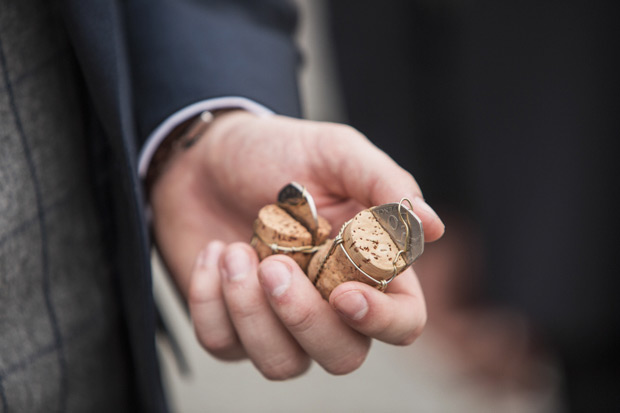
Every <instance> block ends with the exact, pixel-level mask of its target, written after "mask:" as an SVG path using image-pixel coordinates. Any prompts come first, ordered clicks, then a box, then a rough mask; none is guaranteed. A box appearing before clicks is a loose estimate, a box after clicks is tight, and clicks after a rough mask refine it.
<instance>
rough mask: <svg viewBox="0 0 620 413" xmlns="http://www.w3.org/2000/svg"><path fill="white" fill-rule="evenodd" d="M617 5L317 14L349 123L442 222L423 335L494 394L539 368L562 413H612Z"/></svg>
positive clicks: (615, 405)
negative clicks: (464, 363) (554, 374)
mask: <svg viewBox="0 0 620 413" xmlns="http://www.w3.org/2000/svg"><path fill="white" fill-rule="evenodd" d="M617 3H618V2H617V1H574V0H568V1H550V0H538V1H498V0H495V1H483V0H469V1H467V0H461V1H456V0H437V1H431V0H417V1H407V0H402V1H396V0H390V1H381V2H379V1H370V0H332V1H330V2H328V4H329V16H330V20H329V21H330V29H331V35H332V39H333V44H334V56H335V59H336V63H337V68H338V75H339V80H340V84H341V87H342V92H343V93H342V96H343V101H344V105H345V108H346V115H347V117H348V122H349V123H351V124H352V125H353V126H355V127H356V128H358V129H359V130H360V131H362V132H363V133H365V134H366V135H367V136H368V137H369V138H370V139H371V140H373V141H374V142H375V143H376V144H377V145H379V146H380V147H381V148H383V149H384V150H385V151H387V152H388V153H389V154H390V155H391V156H392V157H394V158H395V159H396V160H397V161H398V162H399V163H400V164H401V165H403V166H404V167H405V168H406V169H408V170H409V171H410V172H412V173H413V174H414V176H415V177H416V179H417V180H418V182H419V183H420V185H421V187H422V189H423V191H424V195H425V197H426V199H427V200H428V202H429V203H430V205H432V206H433V207H434V208H436V210H437V211H438V212H439V213H440V215H441V216H442V217H443V218H444V219H445V222H446V226H447V232H446V236H445V237H444V239H443V240H441V241H440V242H438V243H436V244H435V245H431V246H430V247H429V248H428V251H427V253H425V256H424V257H423V259H422V260H421V262H420V264H419V267H418V270H417V271H418V273H419V276H420V278H421V280H422V283H423V286H424V288H425V291H426V294H427V301H428V305H429V310H430V321H431V324H433V325H435V326H438V328H439V329H440V330H442V331H443V332H444V335H445V337H447V338H448V339H449V340H451V341H452V342H453V344H454V346H455V348H456V349H457V351H460V353H461V356H462V357H463V358H465V359H468V360H469V361H470V362H471V363H472V365H474V366H478V367H477V369H478V373H480V376H483V377H484V378H485V379H486V380H488V381H489V383H491V384H492V383H493V382H496V383H497V382H498V381H502V380H508V381H513V382H517V383H518V385H520V386H525V387H527V386H537V385H538V384H539V383H537V380H538V379H539V377H538V375H537V372H536V371H535V370H534V369H529V368H528V366H530V364H531V365H534V364H535V363H530V361H532V360H536V359H540V358H544V359H550V360H553V361H554V363H556V364H557V365H558V366H559V369H560V372H561V377H562V379H561V383H562V385H561V388H562V397H563V399H564V403H563V404H564V406H565V408H566V409H568V410H569V411H574V412H582V411H583V412H599V411H601V412H603V411H605V412H607V411H620V379H619V377H618V372H619V369H618V362H617V361H616V358H615V353H616V351H617V350H618V349H620V345H619V344H620V340H619V338H620V337H619V332H620V328H619V327H620V311H619V308H618V307H619V299H618V288H617V286H618V280H617V276H618V274H619V270H618V269H619V268H620V266H619V262H618V261H619V260H618V258H617V257H618V254H617V252H616V250H617V248H618V245H619V242H618V234H619V233H618V231H619V230H620V228H619V225H618V221H619V220H618V218H617V213H618V212H617V211H620V208H619V206H620V205H619V202H618V199H620V197H618V195H617V194H616V193H617V192H618V191H617V186H618V184H617V180H618V178H619V177H620V170H619V169H620V168H619V166H618V165H619V163H618V161H617V159H616V157H617V156H618V152H617V151H615V150H614V149H613V148H615V147H616V141H617V140H618V138H619V137H620V136H619V135H620V132H619V131H620V128H619V126H620V125H619V118H620V116H619V115H620V112H619V109H620V105H619V100H620V94H619V93H620V90H619V89H620V88H619V81H618V77H619V74H620V67H619V63H618V62H619V61H620V59H618V54H619V50H620V48H619V46H620V44H619V43H620V25H619V22H618V18H619V14H618V6H617ZM473 370H476V367H475V368H474V369H473ZM563 409H564V407H563Z"/></svg>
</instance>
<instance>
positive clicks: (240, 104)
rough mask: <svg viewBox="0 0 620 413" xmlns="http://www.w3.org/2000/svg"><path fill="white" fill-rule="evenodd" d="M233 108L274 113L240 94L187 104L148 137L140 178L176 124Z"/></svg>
mask: <svg viewBox="0 0 620 413" xmlns="http://www.w3.org/2000/svg"><path fill="white" fill-rule="evenodd" d="M233 108H238V109H244V110H247V111H248V112H251V113H254V114H255V115H258V116H268V115H273V112H272V111H271V110H269V109H267V108H266V107H265V106H263V105H261V104H259V103H256V102H254V101H253V100H250V99H247V98H244V97H239V96H226V97H220V98H213V99H206V100H201V101H200V102H196V103H194V104H191V105H189V106H186V107H184V108H183V109H181V110H179V111H178V112H175V113H173V114H172V115H171V116H169V117H168V118H167V119H166V120H164V121H163V122H162V123H161V124H160V125H159V126H158V127H157V128H156V129H155V130H154V131H153V132H152V133H151V134H150V135H149V137H148V138H147V140H146V142H145V143H144V146H143V147H142V150H141V151H140V157H139V158H138V174H139V175H140V178H142V179H144V178H145V177H146V172H147V171H148V169H149V165H150V164H151V159H152V158H153V154H154V153H155V151H156V150H157V148H158V147H159V145H160V144H161V142H162V141H163V140H164V138H166V136H168V134H169V133H170V132H171V131H172V130H173V129H174V128H175V126H177V125H178V124H180V123H181V122H183V121H185V120H187V119H189V118H191V117H193V116H196V115H198V114H200V113H202V112H204V111H205V110H218V109H233Z"/></svg>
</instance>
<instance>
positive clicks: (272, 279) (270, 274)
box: [260, 260, 291, 297]
mask: <svg viewBox="0 0 620 413" xmlns="http://www.w3.org/2000/svg"><path fill="white" fill-rule="evenodd" d="M260 273H261V281H262V284H263V287H264V288H265V290H266V291H267V293H268V294H271V295H272V296H274V297H280V296H281V295H282V294H284V293H285V292H286V290H288V287H289V286H290V285H291V269H290V268H289V267H288V266H287V265H286V264H284V263H283V262H280V261H276V260H271V261H267V262H264V263H263V264H262V265H261V266H260Z"/></svg>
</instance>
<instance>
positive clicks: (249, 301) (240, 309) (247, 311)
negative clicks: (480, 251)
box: [226, 297, 266, 322]
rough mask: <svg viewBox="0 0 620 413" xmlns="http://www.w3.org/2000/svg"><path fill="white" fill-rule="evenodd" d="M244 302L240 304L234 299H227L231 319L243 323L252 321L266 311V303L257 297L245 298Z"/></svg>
mask: <svg viewBox="0 0 620 413" xmlns="http://www.w3.org/2000/svg"><path fill="white" fill-rule="evenodd" d="M244 298H245V300H244V302H238V301H237V300H234V299H230V298H229V299H227V300H226V305H227V308H228V312H229V313H230V317H231V318H232V319H233V320H237V322H243V321H244V320H248V319H251V318H253V317H255V316H256V315H257V314H260V313H261V312H263V311H265V308H266V303H264V302H262V301H261V300H259V299H258V298H257V297H244Z"/></svg>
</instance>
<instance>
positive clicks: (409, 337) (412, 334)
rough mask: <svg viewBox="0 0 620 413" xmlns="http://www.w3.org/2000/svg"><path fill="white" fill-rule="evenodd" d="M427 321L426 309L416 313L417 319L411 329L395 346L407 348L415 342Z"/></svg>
mask: <svg viewBox="0 0 620 413" xmlns="http://www.w3.org/2000/svg"><path fill="white" fill-rule="evenodd" d="M426 321H427V313H426V309H423V310H422V311H420V312H418V315H417V317H416V318H415V320H414V323H413V327H412V328H411V329H410V331H409V332H408V333H407V334H405V336H404V337H403V338H402V339H401V340H400V341H398V342H397V343H396V344H397V345H400V346H408V345H410V344H412V343H413V342H414V341H416V340H417V338H418V337H420V335H421V334H422V331H423V330H424V327H425V326H426Z"/></svg>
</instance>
